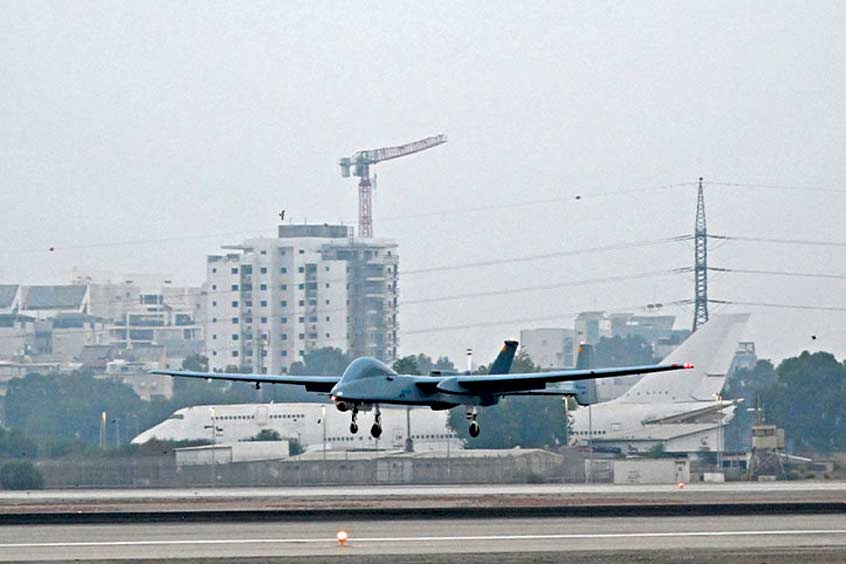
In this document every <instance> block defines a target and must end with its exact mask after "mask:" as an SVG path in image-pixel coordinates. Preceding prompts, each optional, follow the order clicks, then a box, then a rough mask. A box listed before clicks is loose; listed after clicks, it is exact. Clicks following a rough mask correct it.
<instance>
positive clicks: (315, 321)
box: [308, 315, 317, 323]
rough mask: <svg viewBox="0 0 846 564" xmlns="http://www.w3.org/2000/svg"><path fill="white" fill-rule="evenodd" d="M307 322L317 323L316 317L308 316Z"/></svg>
mask: <svg viewBox="0 0 846 564" xmlns="http://www.w3.org/2000/svg"><path fill="white" fill-rule="evenodd" d="M308 322H309V323H317V316H316V315H310V316H309V318H308Z"/></svg>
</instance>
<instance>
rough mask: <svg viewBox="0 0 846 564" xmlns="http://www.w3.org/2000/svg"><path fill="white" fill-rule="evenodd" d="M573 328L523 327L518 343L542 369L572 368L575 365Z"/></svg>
mask: <svg viewBox="0 0 846 564" xmlns="http://www.w3.org/2000/svg"><path fill="white" fill-rule="evenodd" d="M574 339H575V331H573V329H558V328H555V329H524V330H522V331H520V344H521V346H522V347H523V350H524V351H526V354H528V355H529V358H530V359H531V360H532V362H533V363H534V364H535V365H536V366H539V367H540V368H544V369H553V368H572V367H574V366H575V365H576V359H575V356H574V351H575V349H576V347H575V345H574Z"/></svg>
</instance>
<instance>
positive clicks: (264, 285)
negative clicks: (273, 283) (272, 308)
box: [259, 284, 267, 291]
mask: <svg viewBox="0 0 846 564" xmlns="http://www.w3.org/2000/svg"><path fill="white" fill-rule="evenodd" d="M259 290H262V291H265V290H267V284H261V285H260V286H259Z"/></svg>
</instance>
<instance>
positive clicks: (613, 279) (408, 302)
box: [399, 267, 693, 305]
mask: <svg viewBox="0 0 846 564" xmlns="http://www.w3.org/2000/svg"><path fill="white" fill-rule="evenodd" d="M692 270H693V269H692V268H691V267H683V268H674V269H670V270H654V271H652V272H642V273H640V274H622V275H617V276H606V277H603V278H591V279H588V280H573V281H569V282H558V283H555V284H542V285H539V286H524V287H521V288H507V289H503V290H490V291H485V292H473V293H467V294H454V295H451V296H440V297H437V298H421V299H416V300H405V301H400V302H399V304H400V305H415V304H425V303H433V302H444V301H450V300H463V299H470V298H482V297H490V296H504V295H509V294H517V293H523V292H537V291H542V290H555V289H559V288H569V287H573V286H587V285H590V284H603V283H607V282H620V281H623V280H638V279H643V278H654V277H657V276H668V275H672V274H681V273H685V272H691V271H692Z"/></svg>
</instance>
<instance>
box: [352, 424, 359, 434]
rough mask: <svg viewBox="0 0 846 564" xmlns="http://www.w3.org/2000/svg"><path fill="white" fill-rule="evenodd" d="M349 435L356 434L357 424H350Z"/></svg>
mask: <svg viewBox="0 0 846 564" xmlns="http://www.w3.org/2000/svg"><path fill="white" fill-rule="evenodd" d="M350 433H352V434H353V435H355V434H356V433H358V424H357V423H350Z"/></svg>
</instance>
